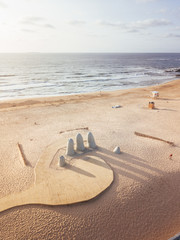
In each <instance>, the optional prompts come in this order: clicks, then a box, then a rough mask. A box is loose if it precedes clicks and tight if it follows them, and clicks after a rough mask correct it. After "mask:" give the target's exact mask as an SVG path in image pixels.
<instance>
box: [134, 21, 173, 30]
mask: <svg viewBox="0 0 180 240" xmlns="http://www.w3.org/2000/svg"><path fill="white" fill-rule="evenodd" d="M171 24H172V23H171V22H170V21H169V20H166V19H146V20H143V21H136V22H132V23H131V24H130V25H131V26H132V27H135V28H148V27H159V26H167V25H171Z"/></svg>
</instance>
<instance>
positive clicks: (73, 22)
mask: <svg viewBox="0 0 180 240" xmlns="http://www.w3.org/2000/svg"><path fill="white" fill-rule="evenodd" d="M67 23H68V24H70V25H76V26H77V25H84V24H86V22H85V21H82V20H70V21H68V22H67Z"/></svg>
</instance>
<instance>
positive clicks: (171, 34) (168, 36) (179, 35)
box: [164, 33, 180, 38]
mask: <svg viewBox="0 0 180 240" xmlns="http://www.w3.org/2000/svg"><path fill="white" fill-rule="evenodd" d="M164 37H165V38H180V34H175V33H168V34H166V35H164Z"/></svg>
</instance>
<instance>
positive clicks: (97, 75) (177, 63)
mask: <svg viewBox="0 0 180 240" xmlns="http://www.w3.org/2000/svg"><path fill="white" fill-rule="evenodd" d="M179 68H180V54H178V53H177V54H176V53H138V54H137V53H13V54H10V53H1V54H0V100H6V99H17V98H30V97H44V96H59V95H70V94H80V93H87V92H98V91H110V90H117V89H127V88H137V87H144V86H150V85H156V84H160V83H164V82H167V81H170V80H172V79H176V72H175V70H177V69H179Z"/></svg>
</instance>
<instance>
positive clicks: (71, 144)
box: [66, 138, 75, 156]
mask: <svg viewBox="0 0 180 240" xmlns="http://www.w3.org/2000/svg"><path fill="white" fill-rule="evenodd" d="M74 154H75V151H74V141H73V139H72V138H70V139H69V140H68V143H67V150H66V155H68V156H73V155H74Z"/></svg>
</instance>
